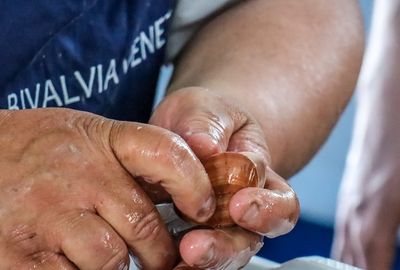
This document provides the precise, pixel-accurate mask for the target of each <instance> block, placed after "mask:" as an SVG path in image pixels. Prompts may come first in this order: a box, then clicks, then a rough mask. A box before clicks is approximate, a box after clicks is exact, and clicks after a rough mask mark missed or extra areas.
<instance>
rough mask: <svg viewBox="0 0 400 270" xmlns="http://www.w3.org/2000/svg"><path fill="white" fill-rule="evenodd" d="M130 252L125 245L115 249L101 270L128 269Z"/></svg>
mask: <svg viewBox="0 0 400 270" xmlns="http://www.w3.org/2000/svg"><path fill="white" fill-rule="evenodd" d="M127 260H128V250H127V248H126V246H125V245H119V246H115V247H113V249H112V250H111V252H110V254H109V256H107V259H106V261H105V263H104V264H103V265H102V266H101V267H99V269H101V270H109V269H110V270H111V269H127V268H126V267H127V265H128V263H127Z"/></svg>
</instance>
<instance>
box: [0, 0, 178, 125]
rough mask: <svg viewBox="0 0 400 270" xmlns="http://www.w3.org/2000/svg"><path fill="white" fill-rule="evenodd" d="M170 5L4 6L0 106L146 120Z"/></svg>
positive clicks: (48, 0) (120, 0) (21, 0)
mask: <svg viewBox="0 0 400 270" xmlns="http://www.w3.org/2000/svg"><path fill="white" fill-rule="evenodd" d="M173 2H174V1H173V0H141V1H137V0H65V1H52V0H37V1H26V0H3V1H2V3H1V4H0V8H1V9H0V26H1V27H2V29H1V31H0V71H1V72H0V108H1V109H31V108H45V107H68V108H74V109H78V110H85V111H90V112H93V113H96V114H100V115H104V116H106V117H110V118H114V119H122V120H135V121H143V122H144V121H146V120H147V118H148V117H149V114H150V111H151V105H152V102H153V97H154V91H155V85H156V82H157V77H158V73H159V68H160V66H161V65H162V63H163V61H164V49H165V45H166V39H167V35H166V34H167V28H168V25H169V21H170V18H171V12H172V8H173Z"/></svg>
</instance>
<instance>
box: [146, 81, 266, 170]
mask: <svg viewBox="0 0 400 270" xmlns="http://www.w3.org/2000/svg"><path fill="white" fill-rule="evenodd" d="M176 100H182V101H184V102H182V103H179V106H176V105H174V104H171V103H173V102H174V101H176ZM150 122H151V123H153V124H155V125H158V126H161V127H164V128H167V129H169V130H172V131H173V132H175V133H177V134H179V135H180V136H182V138H183V139H184V140H185V141H186V142H187V143H188V145H189V146H190V147H191V148H192V149H193V151H194V152H195V153H196V155H197V156H198V157H199V158H200V159H201V160H206V159H208V158H209V157H210V156H212V155H214V154H216V153H221V152H225V151H231V152H252V153H255V154H256V155H258V156H259V157H258V158H257V159H261V160H262V162H263V163H264V164H265V165H268V164H270V157H269V154H268V153H269V152H268V148H267V145H266V142H265V136H264V134H263V131H262V129H261V127H260V126H259V124H258V123H257V122H256V121H255V120H253V119H252V118H251V117H250V116H249V115H248V114H247V113H245V112H243V110H242V109H240V108H238V107H237V106H236V105H234V104H230V103H227V102H226V101H225V100H223V98H222V97H220V96H217V95H215V94H213V93H211V92H210V91H207V90H204V89H201V90H200V89H198V88H195V87H191V88H187V89H185V90H180V91H177V92H175V93H173V94H172V95H171V96H169V97H167V98H166V100H165V101H164V102H162V103H161V105H160V106H159V107H158V108H157V110H156V111H155V113H154V114H153V116H152V118H151V120H150Z"/></svg>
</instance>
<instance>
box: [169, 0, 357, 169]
mask: <svg viewBox="0 0 400 270" xmlns="http://www.w3.org/2000/svg"><path fill="white" fill-rule="evenodd" d="M360 21H361V19H360V14H359V11H358V6H357V4H356V1H348V0H342V1H315V0H307V1H306V0H305V1H295V0H280V1H272V0H271V1H265V0H253V1H243V3H241V4H240V5H238V6H236V7H234V8H232V9H230V10H229V11H227V12H225V13H224V14H222V15H221V16H219V17H218V18H216V19H215V20H214V21H212V22H211V23H210V24H208V25H207V26H205V27H204V28H203V29H202V30H201V31H200V32H199V33H198V34H197V35H196V36H195V37H194V39H193V40H192V41H191V43H190V44H189V46H188V47H187V48H186V50H185V52H184V53H183V54H182V55H181V57H180V58H179V60H178V63H177V67H176V71H175V74H174V78H173V81H172V84H171V87H170V89H171V90H174V89H179V88H182V87H186V86H202V87H205V88H208V89H210V90H212V91H217V92H218V93H219V94H221V95H223V96H229V97H232V98H234V99H236V101H237V102H238V103H239V104H240V105H241V106H242V107H243V108H245V109H246V110H248V111H249V112H250V113H252V115H253V116H255V117H256V119H257V120H258V121H259V123H260V124H261V125H262V127H263V130H264V132H265V135H266V140H267V141H268V145H269V147H270V151H271V156H272V167H273V169H275V170H276V171H277V172H279V173H281V174H282V175H284V176H289V175H291V174H293V173H294V172H295V171H296V170H298V169H300V168H301V167H302V166H303V165H304V164H305V163H306V162H307V161H308V160H309V159H310V158H311V156H312V155H313V153H314V152H315V151H316V150H317V149H318V148H319V146H320V145H321V144H322V142H323V141H324V140H325V138H326V137H327V135H328V134H329V131H330V130H331V128H332V126H333V125H334V123H335V122H336V120H337V118H338V116H339V115H340V112H341V111H342V110H343V108H344V107H345V105H346V103H347V101H348V100H349V98H350V96H351V93H352V90H353V88H354V84H355V81H356V78H357V75H358V70H359V66H360V62H361V55H362V47H363V36H362V29H361V28H362V27H361V22H360Z"/></svg>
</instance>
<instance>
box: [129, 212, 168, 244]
mask: <svg viewBox="0 0 400 270" xmlns="http://www.w3.org/2000/svg"><path fill="white" fill-rule="evenodd" d="M161 226H162V225H161V221H160V219H159V217H158V212H157V211H156V210H155V208H153V209H152V210H151V211H150V212H149V213H148V214H145V215H143V216H142V218H141V219H139V220H138V221H137V222H136V223H134V224H131V233H130V238H129V239H128V241H129V242H141V241H152V240H154V239H155V238H156V237H157V236H158V234H159V232H160V230H161Z"/></svg>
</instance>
